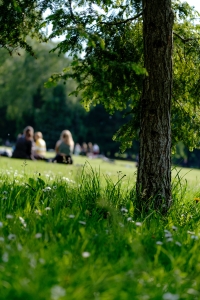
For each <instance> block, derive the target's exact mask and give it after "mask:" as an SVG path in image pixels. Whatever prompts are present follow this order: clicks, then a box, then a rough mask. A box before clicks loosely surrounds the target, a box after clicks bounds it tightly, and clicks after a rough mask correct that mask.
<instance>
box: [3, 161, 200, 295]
mask: <svg viewBox="0 0 200 300" xmlns="http://www.w3.org/2000/svg"><path fill="white" fill-rule="evenodd" d="M136 171H137V169H136V167H135V163H134V162H125V161H115V163H108V162H105V161H103V160H102V159H87V162H86V158H83V157H74V165H72V166H69V165H58V164H53V163H46V162H36V161H34V162H33V161H26V162H25V161H23V160H15V159H10V158H4V157H0V205H1V209H0V295H1V296H0V299H2V300H4V299H6V300H22V299H23V300H24V299H26V300H29V299H31V300H35V299H37V300H51V299H52V300H62V299H70V300H71V299H72V300H83V299H95V300H97V299H98V300H100V299H102V300H115V299H119V300H121V299H122V300H127V299H136V300H148V299H156V300H161V299H164V300H170V299H172V300H178V299H197V300H198V299H200V288H199V287H200V276H199V272H200V258H199V254H198V250H199V246H200V240H199V239H200V222H199V221H200V206H199V205H200V204H199V203H196V202H195V201H194V197H197V196H200V186H199V183H198V177H199V174H200V172H199V171H198V170H189V169H176V170H175V169H174V170H173V200H174V205H173V206H172V208H171V209H170V211H169V213H168V215H167V216H164V217H162V216H160V215H159V214H156V213H155V212H153V211H152V212H150V214H149V216H148V217H146V218H143V219H135V218H134V214H133V212H134V197H135V196H134V195H135V193H134V191H135V188H134V184H135V176H136ZM125 175H126V176H125ZM182 177H183V179H181V180H180V178H182ZM186 183H187V184H186Z"/></svg>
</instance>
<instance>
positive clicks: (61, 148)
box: [52, 130, 74, 164]
mask: <svg viewBox="0 0 200 300" xmlns="http://www.w3.org/2000/svg"><path fill="white" fill-rule="evenodd" d="M73 150H74V141H73V138H72V134H71V132H70V131H69V130H63V131H62V133H61V135H60V139H59V140H58V141H57V143H56V146H55V152H56V157H55V158H53V160H52V162H57V163H65V164H72V163H73V161H72V153H73Z"/></svg>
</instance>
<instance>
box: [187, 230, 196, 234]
mask: <svg viewBox="0 0 200 300" xmlns="http://www.w3.org/2000/svg"><path fill="white" fill-rule="evenodd" d="M187 233H188V234H195V232H194V231H189V230H188V231H187Z"/></svg>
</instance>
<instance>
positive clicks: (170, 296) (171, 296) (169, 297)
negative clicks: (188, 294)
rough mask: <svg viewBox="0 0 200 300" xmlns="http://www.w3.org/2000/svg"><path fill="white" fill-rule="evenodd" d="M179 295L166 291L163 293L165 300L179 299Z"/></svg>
mask: <svg viewBox="0 0 200 300" xmlns="http://www.w3.org/2000/svg"><path fill="white" fill-rule="evenodd" d="M179 299H180V298H179V295H177V294H171V293H166V294H164V295H163V300H179Z"/></svg>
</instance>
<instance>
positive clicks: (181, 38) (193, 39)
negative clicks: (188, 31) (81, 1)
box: [173, 31, 200, 44]
mask: <svg viewBox="0 0 200 300" xmlns="http://www.w3.org/2000/svg"><path fill="white" fill-rule="evenodd" d="M173 34H174V35H175V36H177V37H178V38H179V39H180V40H181V41H182V42H183V43H184V44H185V43H187V42H190V41H195V40H199V39H200V38H188V39H184V37H182V36H181V35H180V34H178V33H176V32H175V31H173Z"/></svg>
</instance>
